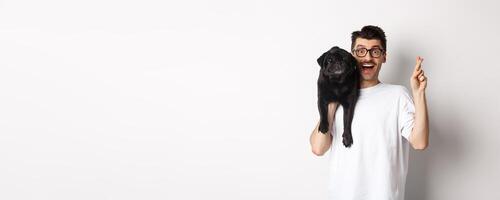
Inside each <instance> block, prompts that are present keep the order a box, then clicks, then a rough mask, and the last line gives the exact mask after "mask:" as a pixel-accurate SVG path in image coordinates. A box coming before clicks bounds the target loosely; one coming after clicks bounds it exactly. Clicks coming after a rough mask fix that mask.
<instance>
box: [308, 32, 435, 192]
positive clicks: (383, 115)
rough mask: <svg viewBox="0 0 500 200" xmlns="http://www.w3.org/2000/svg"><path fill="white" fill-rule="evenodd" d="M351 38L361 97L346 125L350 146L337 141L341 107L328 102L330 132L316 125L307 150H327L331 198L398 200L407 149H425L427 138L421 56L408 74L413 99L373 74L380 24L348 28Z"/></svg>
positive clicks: (380, 46)
mask: <svg viewBox="0 0 500 200" xmlns="http://www.w3.org/2000/svg"><path fill="white" fill-rule="evenodd" d="M351 39H352V43H351V51H352V55H353V56H354V57H355V58H356V60H357V62H358V67H359V69H360V97H359V99H358V102H357V104H356V107H355V111H354V118H353V120H352V125H351V126H352V136H353V144H352V146H351V147H350V148H346V147H344V146H343V145H342V132H343V131H342V130H343V115H342V113H343V110H342V109H343V108H342V107H341V106H340V107H338V105H337V104H335V103H331V104H330V105H329V114H328V118H329V123H330V127H331V128H330V129H329V130H331V131H330V132H329V133H326V134H325V133H321V132H320V131H318V126H316V128H315V130H314V131H313V132H312V134H311V137H310V142H311V147H312V151H313V153H314V154H316V155H318V156H321V155H323V154H324V153H325V152H326V151H328V150H330V182H329V186H328V190H329V195H330V199H332V200H347V199H349V200H361V199H363V200H372V199H373V200H381V199H384V200H385V199H394V200H402V199H404V193H405V183H406V175H407V171H408V156H409V147H410V146H412V147H413V148H414V149H416V150H424V149H425V148H427V146H428V140H429V139H428V138H429V125H428V115H427V103H426V97H425V88H426V86H427V79H426V77H425V76H424V72H423V70H422V68H421V63H422V61H423V59H422V58H420V57H417V60H416V64H415V68H414V71H413V74H412V75H411V77H410V83H411V89H412V95H413V98H412V97H411V96H410V94H409V92H408V90H407V89H406V88H405V87H404V86H400V85H392V84H387V83H382V82H381V81H380V80H379V78H378V76H379V72H380V69H381V68H382V64H383V63H385V62H386V59H387V48H386V37H385V33H384V31H383V30H382V29H381V28H379V27H377V26H365V27H363V28H362V29H361V30H360V31H355V32H353V33H352V38H351ZM413 100H415V101H413ZM337 108H338V109H337ZM339 113H340V114H339ZM318 125H319V123H318Z"/></svg>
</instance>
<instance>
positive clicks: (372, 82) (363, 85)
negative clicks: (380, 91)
mask: <svg viewBox="0 0 500 200" xmlns="http://www.w3.org/2000/svg"><path fill="white" fill-rule="evenodd" d="M379 83H380V81H379V80H378V79H376V80H362V81H361V83H360V85H359V87H360V88H361V89H363V88H367V87H372V86H375V85H377V84H379Z"/></svg>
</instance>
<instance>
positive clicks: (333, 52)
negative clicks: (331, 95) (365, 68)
mask: <svg viewBox="0 0 500 200" xmlns="http://www.w3.org/2000/svg"><path fill="white" fill-rule="evenodd" d="M318 64H319V66H320V67H321V70H320V73H321V75H323V76H325V77H327V78H328V79H330V80H331V81H334V82H344V80H346V78H347V77H348V76H350V75H351V74H352V73H355V72H356V70H357V69H356V68H357V62H356V58H354V57H353V56H352V55H351V53H349V52H348V51H346V50H344V49H341V48H339V47H337V46H335V47H333V48H331V49H330V50H329V51H327V52H325V53H323V55H321V56H320V57H319V58H318Z"/></svg>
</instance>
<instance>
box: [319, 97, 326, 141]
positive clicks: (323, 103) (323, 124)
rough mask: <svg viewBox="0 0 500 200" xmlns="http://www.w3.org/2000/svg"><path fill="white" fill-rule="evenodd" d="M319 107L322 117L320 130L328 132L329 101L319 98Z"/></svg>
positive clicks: (324, 132)
mask: <svg viewBox="0 0 500 200" xmlns="http://www.w3.org/2000/svg"><path fill="white" fill-rule="evenodd" d="M318 109H319V117H320V123H319V131H320V132H322V133H323V134H326V133H327V132H328V102H326V101H325V100H323V99H321V98H319V99H318Z"/></svg>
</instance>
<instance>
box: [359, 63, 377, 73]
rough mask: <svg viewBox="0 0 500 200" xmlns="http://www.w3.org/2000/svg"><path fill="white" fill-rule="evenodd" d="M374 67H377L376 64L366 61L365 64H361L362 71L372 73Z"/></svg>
mask: <svg viewBox="0 0 500 200" xmlns="http://www.w3.org/2000/svg"><path fill="white" fill-rule="evenodd" d="M373 68H375V65H374V64H372V63H365V64H363V65H361V72H363V73H370V72H371V71H372V70H373Z"/></svg>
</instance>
